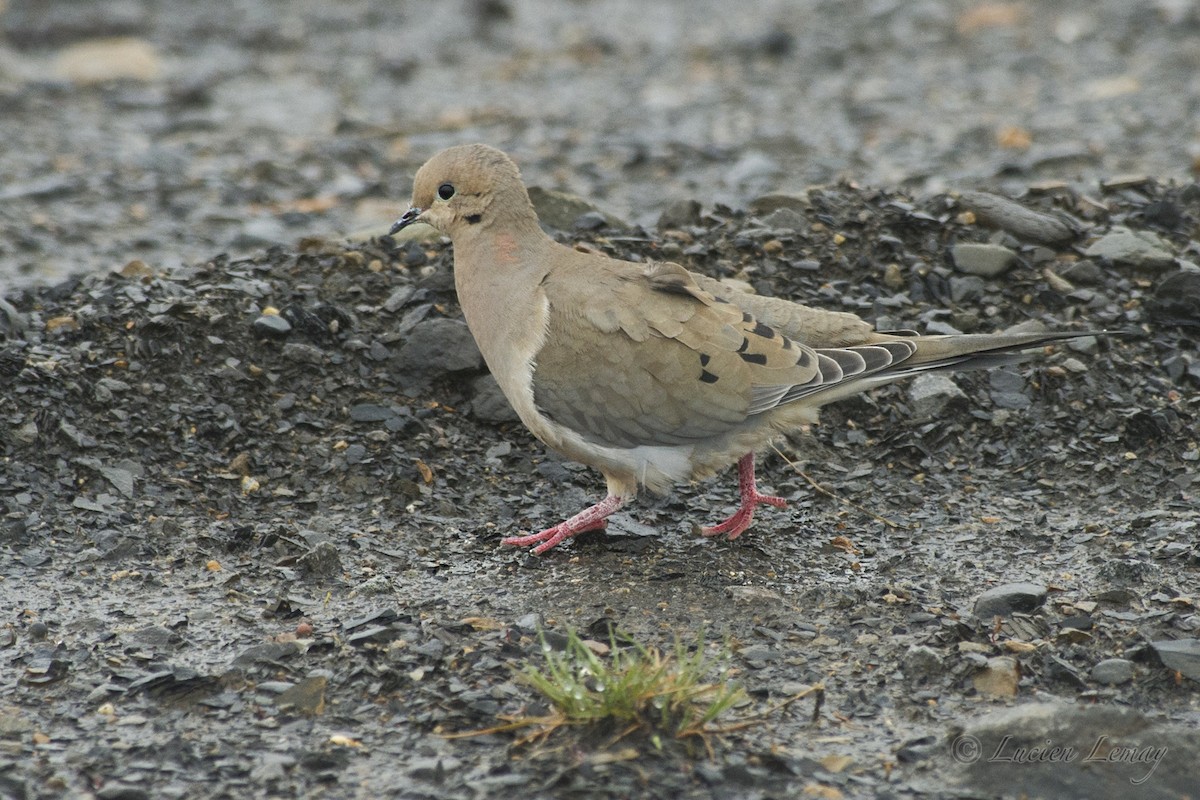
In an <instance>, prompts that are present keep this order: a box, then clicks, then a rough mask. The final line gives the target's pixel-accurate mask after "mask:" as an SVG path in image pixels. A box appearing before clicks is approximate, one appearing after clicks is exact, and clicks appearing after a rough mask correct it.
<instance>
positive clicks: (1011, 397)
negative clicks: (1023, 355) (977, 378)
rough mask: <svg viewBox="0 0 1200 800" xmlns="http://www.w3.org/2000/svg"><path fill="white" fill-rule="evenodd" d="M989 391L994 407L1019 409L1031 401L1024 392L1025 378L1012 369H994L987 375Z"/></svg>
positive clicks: (1025, 406)
mask: <svg viewBox="0 0 1200 800" xmlns="http://www.w3.org/2000/svg"><path fill="white" fill-rule="evenodd" d="M988 384H989V392H988V395H989V396H990V397H991V398H992V403H993V404H994V405H995V406H996V408H1006V409H1013V410H1017V411H1019V410H1021V409H1024V408H1029V406H1030V405H1032V404H1033V401H1032V400H1030V399H1029V395H1027V394H1025V379H1024V378H1022V377H1021V374H1020V373H1019V372H1017V371H1016V370H1012V369H994V370H992V371H991V373H990V374H989V375H988Z"/></svg>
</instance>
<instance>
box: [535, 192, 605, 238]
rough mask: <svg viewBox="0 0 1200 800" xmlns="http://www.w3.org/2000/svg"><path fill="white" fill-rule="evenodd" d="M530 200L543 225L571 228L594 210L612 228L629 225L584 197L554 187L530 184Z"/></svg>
mask: <svg viewBox="0 0 1200 800" xmlns="http://www.w3.org/2000/svg"><path fill="white" fill-rule="evenodd" d="M529 201H530V202H531V203H533V207H534V209H535V210H536V211H537V215H538V220H540V221H541V223H542V224H543V225H546V226H549V227H551V228H557V229H558V230H560V231H569V230H571V229H572V228H573V227H574V226H575V222H576V221H577V220H578V219H579V218H580V217H582V216H584V215H585V214H589V213H592V212H595V213H597V214H599V215H600V216H601V217H602V218H603V219H604V223H605V224H606V225H608V227H610V228H628V227H629V226H628V225H627V224H626V223H625V222H624V221H623V220H621V219H620V218H618V217H616V216H613V215H612V214H608V213H605V212H604V211H601V210H600V209H599V208H597V207H596V206H595V205H593V204H592V203H589V202H588V201H587V200H584V199H583V198H582V197H579V196H578V195H573V194H570V193H569V192H558V191H555V190H553V189H543V188H541V187H540V186H530V187H529Z"/></svg>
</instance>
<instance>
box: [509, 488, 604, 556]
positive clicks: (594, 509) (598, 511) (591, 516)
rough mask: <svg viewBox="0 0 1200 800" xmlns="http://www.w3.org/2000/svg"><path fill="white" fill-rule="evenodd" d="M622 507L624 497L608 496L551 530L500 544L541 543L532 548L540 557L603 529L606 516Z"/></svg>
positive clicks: (517, 537)
mask: <svg viewBox="0 0 1200 800" xmlns="http://www.w3.org/2000/svg"><path fill="white" fill-rule="evenodd" d="M623 505H625V498H624V497H618V496H617V495H615V494H610V495H609V496H608V497H605V498H604V499H603V500H601V501H600V502H599V503H596V505H594V506H591V507H590V508H585V509H584V510H583V511H580V512H579V513H578V514H576V515H575V516H573V517H571V518H570V519H569V520H567V521H566V522H560V523H558V524H557V525H555V526H554V527H553V528H547V529H546V530H544V531H542V532H541V533H533V534H530V535H529V536H509V537H508V538H507V539H501V540H500V541H501V543H502V544H512V545H516V546H517V547H522V546H524V545H527V544H534V543H535V542H541V544H539V545H538V546H537V547H535V548H533V552H534V554H535V555H539V556H540V555H541V554H542V553H544V552H546V551H547V550H549V549H550V548H551V547H554V545H556V544H558V543H559V542H562V541H563V540H565V539H570V538H571V537H572V536H574V535H575V534H577V533H583V532H584V531H594V530H597V529H603V528H604V527H605V526H606V525H608V515H609V514H611V513H613V512H614V511H616V510H617V509H618V508H620V507H621V506H623Z"/></svg>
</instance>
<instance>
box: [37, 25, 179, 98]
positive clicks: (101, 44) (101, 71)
mask: <svg viewBox="0 0 1200 800" xmlns="http://www.w3.org/2000/svg"><path fill="white" fill-rule="evenodd" d="M54 71H55V72H56V73H58V74H59V75H60V76H62V77H63V78H66V79H67V80H69V81H71V82H72V83H76V84H79V85H81V86H92V85H95V84H99V83H108V82H109V81H119V80H132V81H142V82H148V81H152V80H154V79H155V78H157V77H158V75H159V73H160V72H161V71H162V62H161V60H160V59H159V57H158V51H157V50H155V48H154V45H152V44H150V43H149V42H147V41H145V40H143V39H136V38H133V37H128V36H118V37H113V38H111V39H92V40H90V41H85V42H79V43H77V44H73V45H71V46H69V47H66V48H64V49H63V51H62V52H61V53H59V55H58V58H57V60H56V61H55V65H54Z"/></svg>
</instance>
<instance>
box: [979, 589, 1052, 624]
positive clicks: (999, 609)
mask: <svg viewBox="0 0 1200 800" xmlns="http://www.w3.org/2000/svg"><path fill="white" fill-rule="evenodd" d="M1046 592H1047V590H1046V587H1045V586H1043V585H1041V584H1038V583H1023V582H1022V583H1006V584H1003V585H1002V586H993V587H992V588H991V589H988V590H987V591H986V592H983V593H982V594H980V595H979V597H977V598H975V616H977V617H979V618H980V619H981V620H988V619H991V618H992V617H997V616H1001V617H1002V616H1007V615H1008V614H1011V613H1013V612H1014V611H1023V612H1029V611H1034V610H1035V609H1037V608H1038V607H1040V606H1041V605H1042V603H1043V602H1044V601H1045V600H1046Z"/></svg>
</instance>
